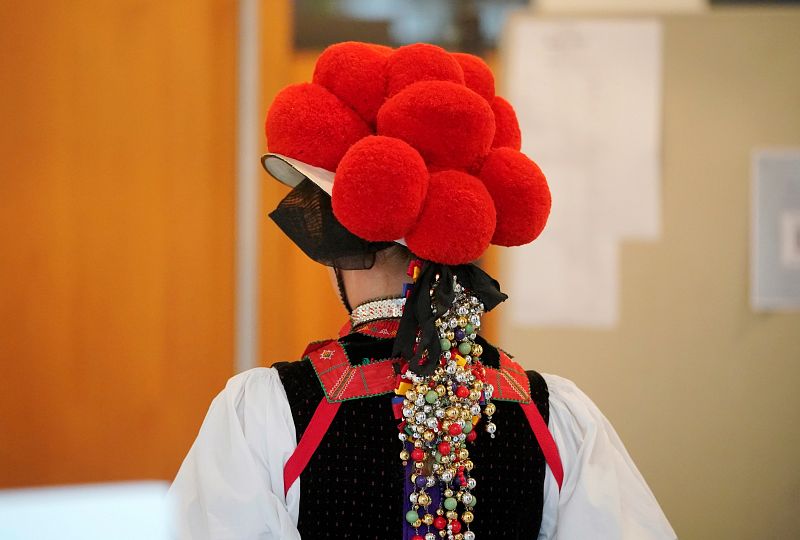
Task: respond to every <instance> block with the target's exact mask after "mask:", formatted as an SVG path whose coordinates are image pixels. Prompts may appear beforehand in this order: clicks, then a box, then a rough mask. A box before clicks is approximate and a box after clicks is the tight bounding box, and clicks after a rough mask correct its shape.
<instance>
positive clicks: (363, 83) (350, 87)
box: [313, 41, 391, 124]
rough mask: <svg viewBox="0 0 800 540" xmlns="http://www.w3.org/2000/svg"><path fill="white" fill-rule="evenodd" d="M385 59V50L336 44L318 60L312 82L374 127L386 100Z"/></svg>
mask: <svg viewBox="0 0 800 540" xmlns="http://www.w3.org/2000/svg"><path fill="white" fill-rule="evenodd" d="M387 48H388V47H387ZM390 50H391V49H390ZM387 58H388V55H387V54H386V52H385V51H382V50H381V49H379V48H377V47H376V46H373V45H368V44H366V43H359V42H356V41H347V42H344V43H337V44H336V45H331V46H330V47H328V48H327V49H325V50H324V51H323V52H322V54H321V55H320V57H319V58H318V59H317V65H316V67H315V68H314V79H313V80H314V82H315V83H316V84H319V85H321V86H324V87H325V88H327V89H328V90H330V91H331V93H333V94H334V95H335V96H336V97H338V98H339V99H341V100H342V102H344V103H345V104H346V105H349V106H350V107H352V108H353V110H355V111H356V112H357V113H358V114H359V115H360V116H361V118H363V119H364V120H365V121H367V122H368V123H370V124H374V122H375V116H376V115H377V114H378V109H380V107H381V105H383V101H384V99H385V97H384V91H385V89H386V59H387Z"/></svg>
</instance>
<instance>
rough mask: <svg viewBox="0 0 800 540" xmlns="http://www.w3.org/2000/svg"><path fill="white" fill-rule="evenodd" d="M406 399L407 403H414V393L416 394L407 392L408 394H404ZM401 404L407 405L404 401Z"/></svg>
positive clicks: (411, 391)
mask: <svg viewBox="0 0 800 540" xmlns="http://www.w3.org/2000/svg"><path fill="white" fill-rule="evenodd" d="M406 399H407V400H408V401H409V402H411V401H414V400H415V399H417V393H416V392H414V391H413V390H409V391H408V392H406ZM403 403H404V404H405V405H408V403H405V401H404V402H403Z"/></svg>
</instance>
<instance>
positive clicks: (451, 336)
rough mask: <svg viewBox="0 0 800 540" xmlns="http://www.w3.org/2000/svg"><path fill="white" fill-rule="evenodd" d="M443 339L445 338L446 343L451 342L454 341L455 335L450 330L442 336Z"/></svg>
mask: <svg viewBox="0 0 800 540" xmlns="http://www.w3.org/2000/svg"><path fill="white" fill-rule="evenodd" d="M444 337H446V338H447V339H448V341H453V340H454V339H456V333H455V332H453V331H452V330H450V331H449V332H447V333H446V334H445V335H444Z"/></svg>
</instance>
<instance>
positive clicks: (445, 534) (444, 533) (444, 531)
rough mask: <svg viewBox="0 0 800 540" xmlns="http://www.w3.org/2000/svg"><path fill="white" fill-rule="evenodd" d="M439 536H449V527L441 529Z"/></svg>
mask: <svg viewBox="0 0 800 540" xmlns="http://www.w3.org/2000/svg"><path fill="white" fill-rule="evenodd" d="M439 536H441V537H442V538H444V537H445V536H447V529H442V530H441V531H439Z"/></svg>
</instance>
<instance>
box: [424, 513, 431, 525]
mask: <svg viewBox="0 0 800 540" xmlns="http://www.w3.org/2000/svg"><path fill="white" fill-rule="evenodd" d="M422 522H423V523H424V524H425V525H433V514H425V515H424V516H422Z"/></svg>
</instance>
